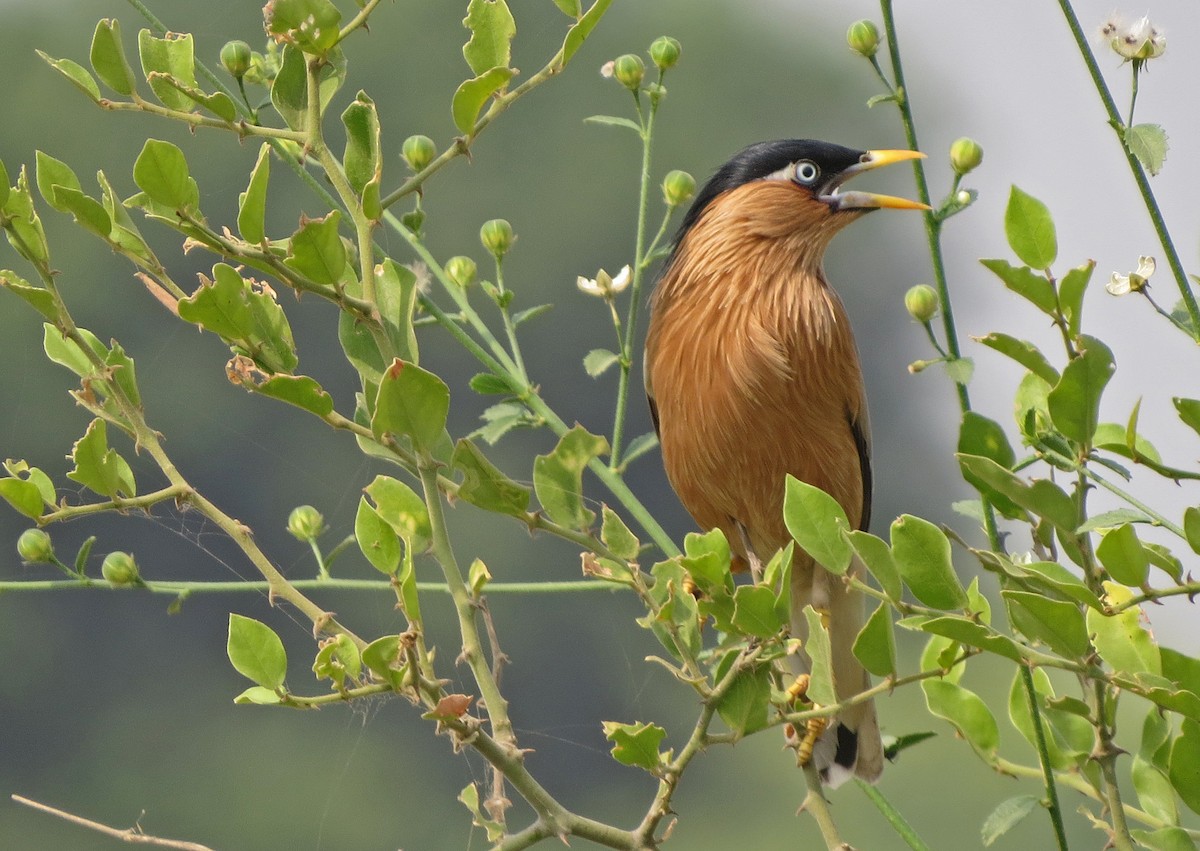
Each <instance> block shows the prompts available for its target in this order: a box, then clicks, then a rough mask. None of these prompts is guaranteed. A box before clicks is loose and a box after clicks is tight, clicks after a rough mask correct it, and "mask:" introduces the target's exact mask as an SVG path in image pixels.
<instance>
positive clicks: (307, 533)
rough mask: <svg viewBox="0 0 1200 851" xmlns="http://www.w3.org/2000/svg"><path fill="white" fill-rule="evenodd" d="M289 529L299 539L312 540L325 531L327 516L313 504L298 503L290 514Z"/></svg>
mask: <svg viewBox="0 0 1200 851" xmlns="http://www.w3.org/2000/svg"><path fill="white" fill-rule="evenodd" d="M287 530H288V532H289V533H290V534H291V536H292V537H293V538H295V539H296V540H298V541H312V540H315V539H316V537H317V536H318V535H320V534H321V533H322V532H324V531H325V518H324V517H323V516H322V515H321V512H319V511H317V509H315V508H313V507H312V506H311V505H298V506H296V507H295V508H293V509H292V513H291V514H289V515H288V521H287Z"/></svg>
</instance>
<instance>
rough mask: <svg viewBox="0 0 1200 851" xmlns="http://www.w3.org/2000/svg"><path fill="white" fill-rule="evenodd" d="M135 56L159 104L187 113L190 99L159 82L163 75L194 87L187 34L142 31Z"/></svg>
mask: <svg viewBox="0 0 1200 851" xmlns="http://www.w3.org/2000/svg"><path fill="white" fill-rule="evenodd" d="M138 53H139V54H140V56H141V60H142V73H143V74H145V75H146V79H147V81H148V82H149V83H150V89H151V91H153V92H154V96H155V97H156V98H158V99H159V101H160V102H161V103H162V105H163V106H165V107H167V108H168V109H174V110H178V111H179V112H191V111H192V99H191V98H189V97H188V96H187V95H185V94H184V93H183V92H181V91H179V89H178V88H176V87H175V86H172V85H171V84H170V83H168V82H167V81H166V80H165V79H163V76H166V77H172V78H174V79H175V80H176V81H177V82H178V83H180V84H181V85H183V86H187V87H189V88H193V89H194V88H196V56H195V48H194V45H193V42H192V36H191V34H190V33H184V34H182V35H181V34H179V33H167V35H166V37H165V38H158V37H156V36H155V35H154V33H152V32H150V30H148V29H143V30H141V31H140V32H139V33H138ZM160 75H163V76H160ZM139 185H140V184H139ZM142 188H143V189H144V188H145V187H142Z"/></svg>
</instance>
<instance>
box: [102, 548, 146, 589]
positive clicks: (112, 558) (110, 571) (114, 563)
mask: <svg viewBox="0 0 1200 851" xmlns="http://www.w3.org/2000/svg"><path fill="white" fill-rule="evenodd" d="M100 575H101V576H103V577H104V578H105V579H106V580H107V581H109V582H111V583H112V584H113V585H137V584H138V583H139V582H141V581H142V577H141V575H140V574H139V573H138V568H137V563H136V562H135V561H134V560H133V556H131V555H130V554H129V553H123V552H119V551H118V552H115V553H109V554H108V555H106V556H105V557H104V561H103V563H101V565H100Z"/></svg>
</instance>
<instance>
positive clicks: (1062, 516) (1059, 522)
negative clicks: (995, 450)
mask: <svg viewBox="0 0 1200 851" xmlns="http://www.w3.org/2000/svg"><path fill="white" fill-rule="evenodd" d="M958 463H959V465H960V466H961V467H962V468H963V477H964V478H966V477H967V476H972V477H974V479H977V480H979V481H981V482H983V483H984V484H986V485H987V486H988V487H989V488H992V489H994V490H995V491H996V492H998V493H1000V494H1003V495H1004V496H1006V497H1008V498H1009V499H1011V500H1012V501H1013V502H1015V503H1016V504H1017V505H1019V506H1021V507H1022V508H1024V509H1026V510H1028V511H1032V512H1033V513H1034V514H1037V515H1038V516H1040V517H1045V518H1046V519H1047V520H1049V521H1050V522H1051V523H1053V524H1054V526H1055V527H1056V528H1057V529H1059V530H1060V531H1061V532H1063V533H1064V534H1066V535H1073V534H1074V533H1075V526H1076V519H1077V518H1076V511H1075V504H1074V502H1072V500H1071V498H1070V497H1069V496H1067V494H1066V493H1065V492H1064V491H1063V490H1062V488H1060V487H1058V485H1056V484H1055V483H1054V482H1052V481H1050V480H1049V479H1038V480H1036V481H1034V482H1032V483H1029V482H1026V481H1025V480H1023V479H1022V478H1021V477H1020V476H1017V475H1016V474H1014V473H1012V472H1011V471H1009V470H1006V469H1004V468H1003V467H1001V466H1000V465H999V464H997V463H996V462H995V461H993V460H992V459H990V458H981V457H979V456H973V455H958ZM969 480H970V479H969Z"/></svg>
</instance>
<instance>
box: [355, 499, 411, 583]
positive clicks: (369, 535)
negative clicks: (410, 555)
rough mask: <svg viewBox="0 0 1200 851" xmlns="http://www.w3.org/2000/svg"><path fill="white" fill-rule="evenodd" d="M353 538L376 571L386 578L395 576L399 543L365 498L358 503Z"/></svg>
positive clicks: (398, 561) (398, 558) (397, 566)
mask: <svg viewBox="0 0 1200 851" xmlns="http://www.w3.org/2000/svg"><path fill="white" fill-rule="evenodd" d="M354 538H355V540H356V541H358V548H359V549H360V550H362V554H363V555H364V556H366V557H367V561H369V562H370V563H371V564H372V566H374V568H375V569H376V570H378V571H379V572H381V573H383V574H385V575H387V576H394V575H395V574H396V571H397V570H398V569H399V567H400V541H399V539H398V538H397V537H396V532H395V530H393V529H392V527H391V526H390V525H389V524H388V523H386V522H384V520H383V518H382V517H380V516H379V512H377V511H376V510H375V509H374V508H372V507H371V504H370V503H369V502H367V498H366V497H365V496H364V497H361V498H360V499H359V501H358V513H357V514H356V515H355V517H354Z"/></svg>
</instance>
